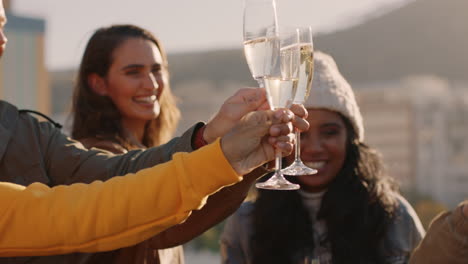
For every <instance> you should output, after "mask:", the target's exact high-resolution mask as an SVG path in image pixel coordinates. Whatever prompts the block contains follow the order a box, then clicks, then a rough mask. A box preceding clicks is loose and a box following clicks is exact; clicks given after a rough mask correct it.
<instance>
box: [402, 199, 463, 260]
mask: <svg viewBox="0 0 468 264" xmlns="http://www.w3.org/2000/svg"><path fill="white" fill-rule="evenodd" d="M439 263H444V264H466V263H468V200H465V201H464V202H462V203H460V204H459V205H458V206H457V208H455V210H453V211H452V212H443V213H440V214H439V215H438V216H436V217H435V218H434V220H433V221H432V222H431V224H430V225H429V229H428V230H427V233H426V236H425V237H424V239H423V240H422V241H421V243H420V244H419V245H418V246H417V247H416V249H415V250H414V252H413V254H412V255H411V259H410V264H439Z"/></svg>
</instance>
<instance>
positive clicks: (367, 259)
mask: <svg viewBox="0 0 468 264" xmlns="http://www.w3.org/2000/svg"><path fill="white" fill-rule="evenodd" d="M341 118H342V119H343V121H344V123H345V126H346V130H347V131H348V137H347V140H346V141H347V143H346V144H347V146H346V159H345V162H344V165H343V168H342V169H341V170H340V172H339V173H338V175H337V176H336V177H335V179H333V181H332V182H331V183H330V185H329V186H328V188H327V191H326V192H325V194H324V196H323V198H322V204H321V208H320V209H319V212H318V215H317V218H318V219H321V220H324V221H325V223H326V225H327V229H328V234H327V238H326V240H327V241H326V242H328V243H329V244H330V245H331V253H332V258H333V263H335V264H341V263H347V264H349V263H379V262H380V261H379V260H380V256H379V254H378V249H377V248H378V244H379V241H380V240H381V239H382V237H383V235H384V234H385V231H386V228H387V226H388V224H389V222H391V221H392V217H393V212H394V211H395V208H396V206H397V201H396V198H395V197H394V195H392V192H395V191H396V189H397V186H396V185H395V183H394V182H393V181H392V180H391V178H390V177H387V176H386V175H385V173H384V167H383V163H382V160H381V157H380V155H379V154H378V153H377V152H376V151H375V150H373V149H372V148H370V147H368V146H367V145H365V144H364V143H362V142H359V141H358V140H357V137H356V133H355V132H354V129H353V128H352V126H351V123H350V122H349V120H348V119H347V118H345V117H343V116H341ZM289 180H291V181H295V180H294V178H293V177H291V178H289ZM266 219H268V220H267V221H266ZM312 225H313V223H311V220H310V217H309V213H308V211H307V209H306V208H305V207H304V205H303V202H302V198H301V196H300V194H299V193H298V192H297V191H269V190H258V193H257V197H256V202H255V207H254V211H253V230H254V231H253V232H254V233H253V237H252V239H253V241H252V245H253V246H252V253H253V263H269V264H274V263H281V264H284V263H301V262H299V261H300V260H303V259H304V258H305V257H306V256H310V254H311V252H312V251H313V250H314V247H315V246H316V245H314V241H313V230H312Z"/></svg>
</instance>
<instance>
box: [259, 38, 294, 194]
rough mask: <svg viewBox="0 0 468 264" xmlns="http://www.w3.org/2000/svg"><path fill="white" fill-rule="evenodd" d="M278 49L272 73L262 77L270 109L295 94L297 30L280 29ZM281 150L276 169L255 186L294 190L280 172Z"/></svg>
mask: <svg viewBox="0 0 468 264" xmlns="http://www.w3.org/2000/svg"><path fill="white" fill-rule="evenodd" d="M279 43H280V50H279V51H277V52H276V54H273V56H276V57H277V58H276V59H274V60H272V62H273V64H272V65H271V66H270V67H271V71H270V72H271V74H270V75H268V76H265V77H264V83H265V88H266V91H267V99H268V102H269V104H270V107H271V108H272V109H278V108H286V107H290V106H291V104H292V102H293V99H294V97H295V95H296V88H297V83H298V77H299V59H300V49H299V45H298V43H299V35H298V32H297V31H296V30H293V31H285V32H281V33H280V36H279ZM281 159H282V155H281V151H278V150H277V151H276V159H275V172H274V174H273V176H272V177H271V178H270V179H268V180H267V181H265V182H260V183H257V184H256V185H255V186H256V187H257V188H262V189H271V190H297V189H299V185H298V184H293V183H291V182H289V181H288V180H286V179H285V178H284V176H283V175H282V174H281Z"/></svg>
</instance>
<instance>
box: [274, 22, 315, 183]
mask: <svg viewBox="0 0 468 264" xmlns="http://www.w3.org/2000/svg"><path fill="white" fill-rule="evenodd" d="M297 30H298V31H299V49H300V67H299V81H298V85H297V92H296V96H295V97H294V103H297V104H303V103H304V102H305V100H307V98H308V97H309V93H310V89H311V88H312V78H313V74H314V45H313V42H312V29H311V28H310V27H299V28H297ZM295 136H296V148H295V153H294V162H293V163H292V164H291V165H289V166H288V167H287V168H285V169H283V170H282V172H283V173H284V174H286V175H294V176H298V175H311V174H315V173H317V170H316V169H313V168H309V167H307V166H306V165H304V163H303V162H302V160H301V142H300V140H301V137H300V132H299V131H298V130H296V131H295Z"/></svg>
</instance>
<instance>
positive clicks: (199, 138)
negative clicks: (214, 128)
mask: <svg viewBox="0 0 468 264" xmlns="http://www.w3.org/2000/svg"><path fill="white" fill-rule="evenodd" d="M205 128H206V125H204V126H202V127H201V128H199V129H198V131H197V132H196V134H195V139H194V141H193V146H194V148H195V149H199V148H201V147H203V146H205V145H208V142H207V141H206V140H205V139H204V138H203V134H204V131H205Z"/></svg>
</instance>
